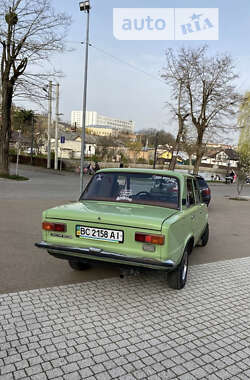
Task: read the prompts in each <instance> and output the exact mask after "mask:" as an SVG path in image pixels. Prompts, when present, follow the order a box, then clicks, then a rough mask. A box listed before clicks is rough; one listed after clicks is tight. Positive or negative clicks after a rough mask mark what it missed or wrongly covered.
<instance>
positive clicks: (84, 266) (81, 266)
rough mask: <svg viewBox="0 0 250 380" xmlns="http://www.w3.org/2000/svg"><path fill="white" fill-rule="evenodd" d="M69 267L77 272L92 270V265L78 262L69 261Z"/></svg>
mask: <svg viewBox="0 0 250 380" xmlns="http://www.w3.org/2000/svg"><path fill="white" fill-rule="evenodd" d="M69 265H70V267H71V268H72V269H75V270H87V269H89V268H91V265H90V264H88V263H84V262H82V261H78V260H69Z"/></svg>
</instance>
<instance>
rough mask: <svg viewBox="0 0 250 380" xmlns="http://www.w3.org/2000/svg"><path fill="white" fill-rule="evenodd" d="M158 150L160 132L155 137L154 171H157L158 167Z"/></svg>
mask: <svg viewBox="0 0 250 380" xmlns="http://www.w3.org/2000/svg"><path fill="white" fill-rule="evenodd" d="M157 148H158V132H157V133H156V135H155V154H154V165H153V169H155V166H156V160H157Z"/></svg>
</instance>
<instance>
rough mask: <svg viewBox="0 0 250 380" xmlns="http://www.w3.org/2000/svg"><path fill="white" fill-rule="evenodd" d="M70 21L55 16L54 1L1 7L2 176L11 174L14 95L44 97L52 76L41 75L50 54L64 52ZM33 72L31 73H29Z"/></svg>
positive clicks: (13, 0) (8, 1)
mask: <svg viewBox="0 0 250 380" xmlns="http://www.w3.org/2000/svg"><path fill="white" fill-rule="evenodd" d="M69 23H70V18H69V17H67V16H66V15H65V14H63V13H55V11H54V9H53V8H52V7H51V5H50V0H29V1H27V0H5V1H2V2H1V5H0V51H1V98H2V107H1V116H2V119H1V125H0V174H8V153H9V139H10V133H11V106H12V101H13V96H14V94H16V95H19V96H22V97H27V96H28V97H29V98H30V99H31V100H34V99H38V98H40V99H41V98H42V97H44V95H42V88H43V87H44V85H45V81H47V79H48V76H49V75H52V74H55V72H53V73H48V72H45V70H44V71H42V72H39V71H37V72H36V70H38V68H39V67H41V63H42V62H44V61H45V62H46V66H48V59H49V55H50V53H53V52H56V51H63V46H64V45H63V41H64V38H65V33H66V29H67V27H68V25H69ZM28 70H29V71H28Z"/></svg>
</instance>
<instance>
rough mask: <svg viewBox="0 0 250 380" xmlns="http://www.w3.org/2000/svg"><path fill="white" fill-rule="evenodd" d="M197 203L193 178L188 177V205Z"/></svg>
mask: <svg viewBox="0 0 250 380" xmlns="http://www.w3.org/2000/svg"><path fill="white" fill-rule="evenodd" d="M194 204H195V194H194V188H193V180H192V179H191V178H188V179H187V206H188V207H190V206H192V205H194Z"/></svg>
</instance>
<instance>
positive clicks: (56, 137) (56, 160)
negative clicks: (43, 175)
mask: <svg viewBox="0 0 250 380" xmlns="http://www.w3.org/2000/svg"><path fill="white" fill-rule="evenodd" d="M58 124H59V83H57V84H56V128H55V161H54V169H55V170H57V169H58Z"/></svg>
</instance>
